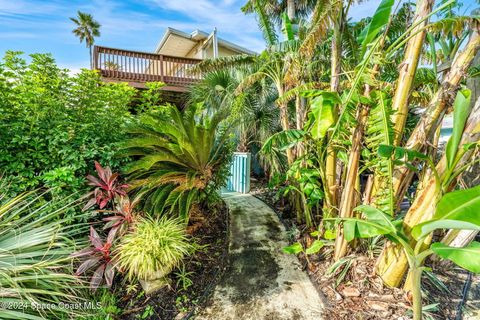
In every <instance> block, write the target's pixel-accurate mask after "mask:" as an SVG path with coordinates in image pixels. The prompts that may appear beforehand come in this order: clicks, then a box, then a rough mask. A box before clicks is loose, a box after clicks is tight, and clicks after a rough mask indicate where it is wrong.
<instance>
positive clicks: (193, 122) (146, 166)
mask: <svg viewBox="0 0 480 320" xmlns="http://www.w3.org/2000/svg"><path fill="white" fill-rule="evenodd" d="M164 110H165V112H164V113H150V114H148V115H145V116H143V117H141V118H140V121H139V123H137V124H136V125H134V126H132V127H131V128H130V129H129V131H130V132H131V133H132V134H133V138H132V139H130V140H129V141H127V142H126V143H125V145H124V147H125V154H128V155H133V156H136V157H138V160H137V161H135V162H133V163H132V165H130V166H129V167H128V168H127V173H129V174H130V178H131V179H132V180H133V181H132V183H131V186H132V189H134V190H136V191H137V192H138V195H139V196H140V197H141V198H142V199H143V204H144V209H145V211H146V212H150V213H151V214H154V215H159V214H164V213H166V214H173V213H178V215H179V216H180V217H181V218H182V219H184V220H188V213H189V209H190V206H191V205H192V203H195V202H197V201H198V200H199V197H200V196H201V195H202V194H205V193H208V192H210V191H215V190H216V189H218V188H219V187H220V186H221V185H223V184H224V183H225V181H226V177H227V170H228V168H227V165H228V163H229V161H230V158H231V152H230V150H231V149H230V143H228V141H229V135H228V133H227V131H226V130H224V129H222V128H220V122H221V121H222V119H223V118H224V117H223V115H222V114H220V113H216V114H215V115H213V116H211V117H209V116H205V115H204V114H202V113H201V111H202V109H201V105H191V106H189V107H188V108H187V109H186V110H185V111H184V112H183V113H182V112H180V111H179V110H178V109H177V108H176V107H175V106H165V108H164Z"/></svg>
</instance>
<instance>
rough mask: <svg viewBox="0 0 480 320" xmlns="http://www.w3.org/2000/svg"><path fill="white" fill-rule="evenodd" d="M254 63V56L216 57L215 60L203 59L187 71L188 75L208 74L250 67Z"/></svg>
mask: <svg viewBox="0 0 480 320" xmlns="http://www.w3.org/2000/svg"><path fill="white" fill-rule="evenodd" d="M255 62H256V56H253V55H246V54H243V55H242V54H239V55H233V56H225V57H218V58H215V59H205V60H203V61H202V62H200V63H197V64H196V65H195V66H193V67H191V68H190V69H189V72H190V73H202V72H210V71H215V70H220V69H225V68H237V67H241V66H250V65H253V64H254V63H255Z"/></svg>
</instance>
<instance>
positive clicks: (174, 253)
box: [115, 217, 193, 280]
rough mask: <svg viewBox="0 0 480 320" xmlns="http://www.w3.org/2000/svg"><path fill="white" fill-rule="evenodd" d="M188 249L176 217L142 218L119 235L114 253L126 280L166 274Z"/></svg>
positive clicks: (190, 248)
mask: <svg viewBox="0 0 480 320" xmlns="http://www.w3.org/2000/svg"><path fill="white" fill-rule="evenodd" d="M192 249H193V246H192V245H191V244H190V242H189V239H188V238H187V235H186V232H185V225H184V224H183V223H181V222H180V221H179V220H176V219H169V218H167V217H162V218H160V219H158V220H152V219H146V218H143V219H140V220H139V221H138V222H137V223H136V224H135V226H134V229H133V231H132V232H130V233H128V234H126V235H125V236H124V237H122V238H121V240H120V243H119V245H118V247H117V249H116V250H115V255H116V259H117V261H118V262H117V263H118V266H119V268H120V269H122V270H125V271H126V273H127V276H128V278H129V279H139V280H154V279H159V278H163V277H165V276H166V275H167V274H169V273H170V272H171V271H172V269H173V268H174V267H176V266H178V264H179V263H180V262H181V260H182V259H183V258H184V257H185V256H187V255H188V254H189V253H190V252H191V251H192Z"/></svg>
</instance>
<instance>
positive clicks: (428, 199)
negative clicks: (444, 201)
mask: <svg viewBox="0 0 480 320" xmlns="http://www.w3.org/2000/svg"><path fill="white" fill-rule="evenodd" d="M479 139H480V99H478V100H477V102H476V104H475V107H474V108H473V110H472V112H471V113H470V116H469V118H468V121H467V123H466V125H465V129H464V132H463V135H462V141H461V144H460V145H462V144H466V143H471V142H475V141H478V140H479ZM472 154H473V151H470V152H468V153H466V154H465V155H464V156H463V157H462V159H461V160H460V161H459V163H458V164H457V165H456V167H457V168H461V167H463V166H464V165H466V164H467V163H468V162H469V161H470V159H471V157H472ZM436 169H437V172H438V174H439V176H440V177H442V176H443V175H444V173H445V169H446V155H445V154H444V155H443V157H442V159H441V160H440V161H439V163H438V164H437V166H436ZM441 196H442V194H441V191H440V190H439V189H438V187H437V185H436V181H435V177H434V176H433V175H430V176H429V177H426V178H425V180H424V182H422V189H421V190H418V191H417V196H416V197H415V200H414V202H413V204H412V206H411V207H410V209H409V210H408V212H407V215H406V216H405V219H404V222H403V227H404V230H405V231H406V233H407V234H409V233H410V230H411V229H412V228H413V227H414V226H415V225H417V224H419V223H421V222H423V221H426V220H428V219H430V218H431V217H432V216H433V214H434V213H435V209H436V205H437V202H438V200H439V199H440V198H441ZM410 241H411V243H412V244H414V243H415V242H414V240H413V239H410ZM407 268H408V262H407V258H406V256H405V254H404V253H403V250H402V249H401V248H400V247H399V246H396V245H393V244H390V245H389V246H387V247H386V248H385V249H384V250H383V252H382V254H381V255H380V257H379V259H378V264H377V273H378V274H379V275H380V276H381V277H382V279H383V281H384V282H385V283H386V284H387V285H389V286H392V287H397V286H399V285H400V283H401V281H402V279H403V276H404V274H405V272H406V270H407ZM407 286H408V284H407Z"/></svg>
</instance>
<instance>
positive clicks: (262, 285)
mask: <svg viewBox="0 0 480 320" xmlns="http://www.w3.org/2000/svg"><path fill="white" fill-rule="evenodd" d="M223 198H224V199H225V202H226V203H227V205H228V207H229V208H230V248H229V252H230V261H229V269H228V270H226V272H225V276H224V279H222V280H221V282H220V283H219V285H217V287H216V288H215V292H214V294H213V297H212V299H211V301H210V302H209V306H208V307H207V308H206V309H204V310H202V311H201V312H200V314H198V315H197V316H196V318H195V319H210V320H228V319H232V320H233V319H235V320H237V319H241V320H245V319H252V320H261V319H268V320H287V319H288V320H301V319H321V312H322V309H323V306H324V304H323V301H322V300H321V298H320V296H319V294H318V293H317V291H316V290H315V288H314V286H313V285H312V283H311V282H310V279H309V278H308V276H307V274H306V273H304V272H303V271H302V270H301V268H300V263H299V262H298V260H297V258H296V257H295V256H293V255H287V254H285V253H283V252H282V248H283V247H284V246H287V245H288V243H287V237H286V234H285V228H284V227H283V225H282V224H281V223H280V221H279V220H278V217H277V215H276V214H275V212H273V211H272V209H271V208H270V207H268V206H267V205H266V204H265V203H263V202H262V201H260V200H259V199H257V198H255V197H253V196H251V195H249V194H239V193H225V194H223Z"/></svg>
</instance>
